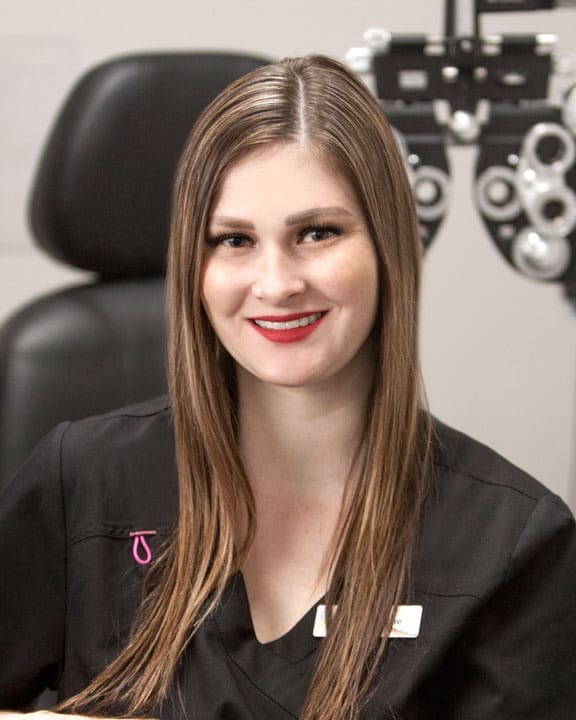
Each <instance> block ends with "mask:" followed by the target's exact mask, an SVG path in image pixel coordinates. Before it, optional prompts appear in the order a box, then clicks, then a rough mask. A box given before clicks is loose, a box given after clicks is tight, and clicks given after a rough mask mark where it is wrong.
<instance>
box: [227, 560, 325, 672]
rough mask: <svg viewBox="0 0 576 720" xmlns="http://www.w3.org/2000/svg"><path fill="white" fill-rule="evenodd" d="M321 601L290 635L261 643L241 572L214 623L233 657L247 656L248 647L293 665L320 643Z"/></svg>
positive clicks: (228, 592)
mask: <svg viewBox="0 0 576 720" xmlns="http://www.w3.org/2000/svg"><path fill="white" fill-rule="evenodd" d="M322 602H323V599H320V600H318V602H316V603H315V604H314V605H313V606H312V607H311V608H310V609H309V610H308V611H307V612H306V613H305V614H304V615H303V616H302V617H301V618H300V619H299V620H298V622H296V624H295V625H293V626H292V627H291V628H290V630H288V632H286V633H285V634H284V635H282V636H281V637H279V638H277V639H276V640H271V641H270V642H265V643H261V642H260V641H259V640H258V638H257V637H256V633H255V631H254V624H253V622H252V615H251V612H250V605H249V602H248V594H247V592H246V585H245V584H244V578H243V577H242V573H236V574H235V575H234V576H233V577H232V578H231V579H230V581H229V583H228V587H227V588H226V590H225V592H224V595H223V597H222V601H221V603H220V605H219V607H218V609H217V610H216V612H215V620H216V623H217V625H218V628H219V630H220V635H221V637H222V641H223V642H224V644H225V645H226V648H227V649H228V651H229V652H230V653H231V654H232V655H235V654H238V653H240V654H244V653H245V652H246V650H247V647H250V648H251V650H252V651H254V652H259V653H261V654H262V656H263V657H265V658H267V659H268V661H269V660H270V654H271V655H274V656H276V657H278V658H280V659H282V660H283V661H287V662H289V663H291V664H294V663H298V662H300V661H301V660H304V659H305V658H306V657H308V656H309V655H310V654H311V653H313V652H314V651H315V650H316V649H317V648H318V645H319V644H320V638H316V637H314V636H313V634H312V630H313V628H314V619H315V616H316V609H317V607H318V605H319V604H320V603H322Z"/></svg>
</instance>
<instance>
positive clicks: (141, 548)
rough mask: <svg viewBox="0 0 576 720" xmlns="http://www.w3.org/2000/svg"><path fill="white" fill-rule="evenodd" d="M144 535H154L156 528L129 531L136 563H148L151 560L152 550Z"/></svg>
mask: <svg viewBox="0 0 576 720" xmlns="http://www.w3.org/2000/svg"><path fill="white" fill-rule="evenodd" d="M146 535H156V530H135V531H134V532H131V533H130V537H131V538H134V542H133V543H132V556H133V557H134V560H136V562H137V563H138V565H149V564H150V561H151V560H152V550H150V546H149V545H148V543H147V541H146Z"/></svg>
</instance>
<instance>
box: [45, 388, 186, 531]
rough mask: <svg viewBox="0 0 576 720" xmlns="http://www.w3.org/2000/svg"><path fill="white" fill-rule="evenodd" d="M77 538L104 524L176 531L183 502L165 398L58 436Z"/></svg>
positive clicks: (96, 419)
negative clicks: (149, 525)
mask: <svg viewBox="0 0 576 720" xmlns="http://www.w3.org/2000/svg"><path fill="white" fill-rule="evenodd" d="M53 442H58V444H59V448H58V451H57V452H54V451H53V453H52V454H53V456H57V459H58V469H57V472H58V475H59V477H60V483H61V487H62V495H63V501H64V503H65V505H66V511H67V519H68V520H69V524H78V527H76V528H73V527H71V526H69V530H70V531H71V532H73V533H74V532H80V529H81V528H86V527H91V526H92V525H95V524H98V523H99V522H102V521H103V519H106V522H108V523H112V524H116V523H118V524H120V525H124V524H126V523H130V522H136V523H139V524H142V523H143V522H144V523H146V522H148V523H153V524H154V525H153V526H154V527H155V526H163V527H165V526H170V525H171V524H172V522H173V519H174V518H175V516H176V502H177V496H178V489H177V471H176V463H175V453H174V436H173V428H172V419H171V412H170V404H169V402H168V399H167V398H165V397H162V398H157V399H154V400H150V401H147V402H144V403H139V404H137V405H131V406H127V407H123V408H120V409H118V410H115V411H113V412H109V413H106V414H105V415H98V416H94V417H89V418H86V419H83V420H79V421H75V422H71V423H66V424H64V425H63V426H61V427H60V429H59V431H58V432H56V433H55V434H54V441H53Z"/></svg>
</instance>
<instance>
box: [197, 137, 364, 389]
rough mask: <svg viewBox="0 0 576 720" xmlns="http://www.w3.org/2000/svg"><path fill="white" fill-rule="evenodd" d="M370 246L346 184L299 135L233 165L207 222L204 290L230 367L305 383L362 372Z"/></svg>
mask: <svg viewBox="0 0 576 720" xmlns="http://www.w3.org/2000/svg"><path fill="white" fill-rule="evenodd" d="M377 297H378V270H377V258H376V252H375V250H374V246H373V243H372V240H371V238H370V235H369V233H368V229H367V226H366V222H365V219H364V217H363V214H362V212H361V210H360V208H359V207H358V204H357V201H356V198H355V195H354V193H353V192H352V189H351V188H350V187H349V185H348V184H347V183H346V182H345V181H344V180H343V178H341V177H339V176H338V175H337V174H335V173H334V171H333V170H331V169H330V168H329V167H328V166H327V165H326V164H324V163H322V162H321V161H320V160H319V159H318V157H317V156H316V155H315V154H314V153H313V152H312V151H311V150H310V149H309V148H308V147H306V146H305V145H301V144H297V143H290V144H282V145H276V146H272V147H270V148H267V149H264V150H262V151H257V152H254V153H251V154H249V155H247V156H246V157H244V158H242V159H241V160H239V161H238V162H237V163H236V164H235V165H233V166H232V167H231V169H230V170H229V171H228V173H227V174H226V175H225V177H224V181H223V184H222V187H221V191H220V193H219V195H218V197H217V198H216V202H215V205H214V208H213V212H212V215H211V220H210V225H209V228H208V239H207V248H206V257H205V261H204V268H203V280H202V301H203V304H204V307H205V310H206V312H207V314H208V317H209V319H210V322H211V324H212V327H213V328H214V331H215V332H216V334H217V335H218V337H219V339H220V341H221V343H222V345H223V346H224V347H225V348H226V349H227V351H228V352H229V353H230V355H231V356H232V357H233V358H234V360H235V361H236V363H237V367H238V372H239V373H243V372H245V373H248V374H249V375H250V376H252V377H253V378H256V379H258V380H259V381H261V382H265V383H272V384H277V385H283V386H305V385H315V384H319V383H323V382H325V381H326V380H329V379H337V381H338V382H341V381H342V380H343V379H344V375H345V374H346V373H353V372H366V370H367V369H369V367H370V365H368V368H367V363H371V362H372V352H371V348H370V344H369V343H368V342H367V339H368V336H369V334H370V331H371V329H372V327H373V325H374V320H375V316H376V306H377Z"/></svg>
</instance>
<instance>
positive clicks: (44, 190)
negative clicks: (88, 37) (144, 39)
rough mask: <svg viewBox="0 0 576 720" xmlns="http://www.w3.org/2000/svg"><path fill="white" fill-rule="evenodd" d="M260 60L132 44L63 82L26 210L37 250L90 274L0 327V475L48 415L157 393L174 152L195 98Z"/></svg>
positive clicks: (63, 416) (16, 461) (0, 479)
mask: <svg viewBox="0 0 576 720" xmlns="http://www.w3.org/2000/svg"><path fill="white" fill-rule="evenodd" d="M267 62H269V61H268V60H266V59H263V58H259V57H251V56H246V55H239V54H231V53H186V52H182V53H154V54H146V55H144V54H140V55H132V56H126V57H123V58H119V59H115V60H112V61H109V62H106V63H104V64H102V65H99V66H98V67H96V68H94V69H93V70H91V71H90V72H89V73H88V74H87V75H85V76H84V77H83V78H81V79H80V81H79V82H78V84H77V85H76V86H75V88H73V90H72V92H71V94H70V96H69V97H68V99H67V100H66V102H65V104H64V106H63V108H62V110H61V112H60V114H59V116H58V118H57V120H56V122H55V125H54V127H53V129H52V132H51V134H50V136H49V138H48V141H47V143H46V146H45V149H44V153H43V156H42V159H41V161H40V165H39V168H38V172H37V175H36V180H35V183H34V188H33V191H32V196H31V202H30V219H31V225H32V229H33V233H34V236H35V240H36V242H37V243H38V244H39V245H40V246H41V247H42V248H44V250H46V251H47V252H48V253H49V254H51V255H52V256H54V257H56V258H58V259H59V260H61V261H63V262H65V263H68V264H70V265H73V266H75V267H78V268H82V269H85V270H89V271H92V272H93V273H94V282H93V283H91V284H85V285H82V286H79V287H74V288H69V289H66V290H62V291H59V292H56V293H54V294H52V295H49V296H46V297H43V298H40V299H38V300H36V301H34V302H32V303H31V304H29V305H27V306H26V307H24V308H23V309H22V310H20V311H18V312H17V313H16V314H15V315H14V316H12V317H11V318H10V319H9V320H8V322H7V323H6V324H5V325H4V327H3V328H1V329H0V486H1V485H2V484H3V483H4V482H6V481H7V479H8V478H9V477H10V476H11V475H12V474H13V473H14V472H15V471H16V469H17V468H18V466H19V465H20V464H21V463H22V461H23V460H24V459H25V458H26V456H27V455H28V453H29V452H30V451H31V449H32V448H33V446H34V445H35V444H36V442H37V441H38V440H39V438H40V437H41V436H42V435H43V434H44V433H46V432H47V431H48V430H49V429H50V428H51V427H52V426H53V425H54V424H55V423H57V422H59V421H61V420H67V419H69V420H73V419H76V418H79V417H84V416H86V415H91V414H94V413H99V412H105V411H107V410H110V409H113V408H114V407H117V406H120V405H123V404H126V403H129V402H137V401H139V400H144V399H146V398H147V397H151V396H153V395H155V394H159V393H161V392H163V391H164V390H165V386H166V383H165V372H164V355H165V341H164V334H165V323H164V301H163V298H164V282H163V274H164V268H165V254H166V246H167V239H168V227H169V214H170V198H171V186H172V179H173V175H174V171H175V168H176V164H177V161H178V157H179V155H180V152H181V150H182V147H183V145H184V142H185V140H186V137H187V135H188V133H189V131H190V129H191V127H192V125H193V123H194V121H195V119H196V118H197V116H198V115H199V113H200V112H201V111H202V109H203V108H204V107H205V106H206V105H207V104H208V103H209V102H210V101H211V100H212V99H213V98H214V97H215V96H216V95H217V94H218V93H219V92H220V91H221V90H222V89H223V88H224V87H225V86H226V85H228V84H229V83H230V82H232V81H233V80H235V79H236V78H238V77H240V76H241V75H243V74H245V73H246V72H248V71H250V70H252V69H254V68H257V67H260V66H262V65H265V64H267Z"/></svg>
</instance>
